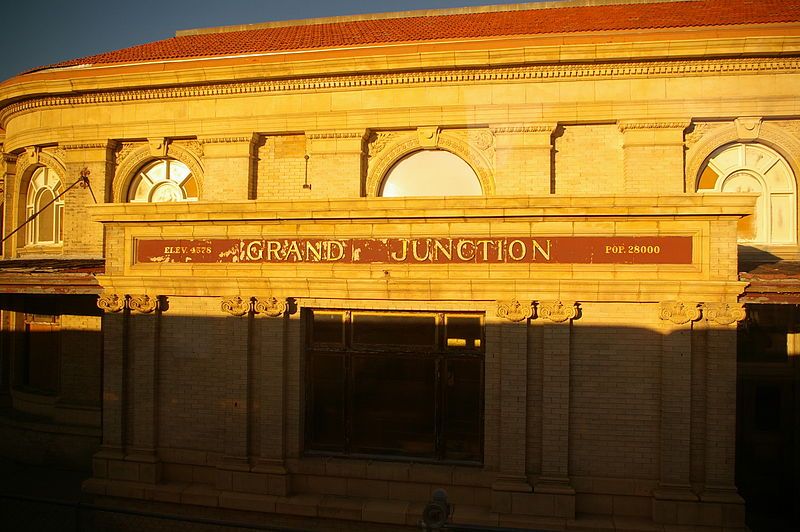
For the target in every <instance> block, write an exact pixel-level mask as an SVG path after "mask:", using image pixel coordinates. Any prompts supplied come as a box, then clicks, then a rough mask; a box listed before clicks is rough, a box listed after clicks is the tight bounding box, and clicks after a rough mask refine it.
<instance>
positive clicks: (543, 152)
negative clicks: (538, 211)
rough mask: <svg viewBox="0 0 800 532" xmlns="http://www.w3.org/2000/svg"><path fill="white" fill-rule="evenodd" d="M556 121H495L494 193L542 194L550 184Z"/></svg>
mask: <svg viewBox="0 0 800 532" xmlns="http://www.w3.org/2000/svg"><path fill="white" fill-rule="evenodd" d="M555 128H556V124H498V125H493V126H492V128H491V129H492V132H493V133H494V134H495V161H496V167H495V187H496V191H497V194H532V195H545V194H550V193H552V192H553V190H552V185H551V177H552V158H553V157H552V156H553V141H552V135H553V131H554V130H555Z"/></svg>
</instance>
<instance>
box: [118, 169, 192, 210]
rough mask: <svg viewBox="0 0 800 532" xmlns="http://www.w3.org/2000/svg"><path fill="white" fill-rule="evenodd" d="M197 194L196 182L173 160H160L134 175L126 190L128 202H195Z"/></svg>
mask: <svg viewBox="0 0 800 532" xmlns="http://www.w3.org/2000/svg"><path fill="white" fill-rule="evenodd" d="M197 194H198V192H197V180H196V178H195V177H194V175H193V174H192V171H191V170H190V169H189V167H188V166H186V165H185V164H183V163H182V162H180V161H177V160H175V159H161V160H158V161H154V162H151V163H148V164H147V165H145V166H144V167H142V169H141V170H139V171H138V172H137V173H136V176H135V177H134V178H133V180H132V181H131V184H130V187H129V188H128V201H130V202H132V203H136V202H141V203H161V202H168V201H197Z"/></svg>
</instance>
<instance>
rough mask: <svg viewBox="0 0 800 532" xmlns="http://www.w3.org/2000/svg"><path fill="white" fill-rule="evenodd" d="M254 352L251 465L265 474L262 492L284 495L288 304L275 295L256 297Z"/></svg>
mask: <svg viewBox="0 0 800 532" xmlns="http://www.w3.org/2000/svg"><path fill="white" fill-rule="evenodd" d="M254 308H255V322H254V327H255V334H254V346H253V347H254V354H256V356H258V357H259V359H260V366H259V370H260V371H259V373H258V375H257V378H256V379H255V380H254V382H256V383H257V386H256V389H255V390H254V393H255V395H256V397H257V400H256V401H257V404H258V423H259V425H258V430H259V432H260V437H259V448H258V449H257V450H254V451H255V452H256V454H257V455H258V459H257V461H256V463H255V465H254V467H253V471H254V472H256V473H262V474H263V475H265V483H266V493H268V494H271V495H287V494H288V492H289V475H288V471H287V469H286V465H285V458H286V420H285V417H284V416H285V415H286V355H287V353H286V335H287V327H288V321H289V316H288V305H287V303H286V300H285V299H278V298H276V297H264V298H261V297H259V298H256V301H255V307H254Z"/></svg>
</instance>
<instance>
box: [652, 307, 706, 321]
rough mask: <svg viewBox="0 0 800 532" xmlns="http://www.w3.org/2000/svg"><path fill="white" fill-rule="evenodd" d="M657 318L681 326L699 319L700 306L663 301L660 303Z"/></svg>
mask: <svg viewBox="0 0 800 532" xmlns="http://www.w3.org/2000/svg"><path fill="white" fill-rule="evenodd" d="M658 317H659V318H661V319H662V320H664V321H671V322H672V323H674V324H676V325H683V324H684V323H689V322H690V321H697V320H699V319H700V306H699V305H698V304H697V303H684V302H683V301H664V302H663V303H661V309H660V311H659V313H658Z"/></svg>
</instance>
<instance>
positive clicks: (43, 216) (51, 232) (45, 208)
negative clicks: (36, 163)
mask: <svg viewBox="0 0 800 532" xmlns="http://www.w3.org/2000/svg"><path fill="white" fill-rule="evenodd" d="M59 194H61V179H60V178H59V177H58V174H56V173H55V172H53V171H52V170H50V169H49V168H47V167H44V166H43V167H40V168H37V169H36V171H34V172H33V175H32V176H31V180H30V183H28V192H27V194H26V196H25V215H26V218H30V217H31V216H33V215H34V214H35V213H39V214H38V215H37V216H36V218H34V219H33V220H32V221H31V222H30V223H28V226H27V229H26V233H25V244H26V245H29V246H33V245H41V244H43V245H49V244H61V242H62V240H63V218H64V200H63V199H60V198H59V199H57V200H55V201H53V200H54V199H55V198H56V197H58V195H59Z"/></svg>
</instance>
